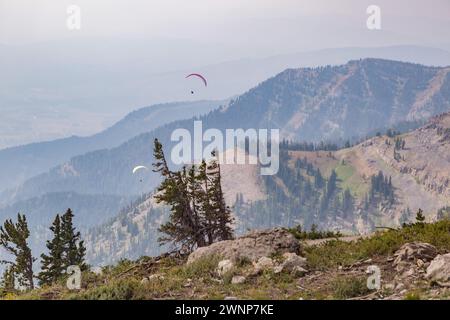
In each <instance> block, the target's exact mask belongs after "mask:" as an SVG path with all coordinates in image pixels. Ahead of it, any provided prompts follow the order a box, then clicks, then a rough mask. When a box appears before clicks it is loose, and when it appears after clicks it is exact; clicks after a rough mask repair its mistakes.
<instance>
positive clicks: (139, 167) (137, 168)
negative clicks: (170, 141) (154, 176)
mask: <svg viewBox="0 0 450 320" xmlns="http://www.w3.org/2000/svg"><path fill="white" fill-rule="evenodd" d="M142 169H145V170H148V168H147V167H146V166H136V167H134V169H133V174H135V173H136V172H138V171H139V170H142Z"/></svg>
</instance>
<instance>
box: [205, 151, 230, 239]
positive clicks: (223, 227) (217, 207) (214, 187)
mask: <svg viewBox="0 0 450 320" xmlns="http://www.w3.org/2000/svg"><path fill="white" fill-rule="evenodd" d="M211 155H212V156H213V158H212V160H211V162H210V164H209V166H208V177H209V179H210V183H211V187H210V188H209V191H210V192H209V194H208V198H209V199H207V201H211V206H210V207H211V211H212V213H211V215H212V217H213V219H214V220H215V221H216V223H217V225H216V226H217V227H216V228H215V230H214V233H215V237H214V240H216V241H222V240H230V239H232V238H233V229H232V224H233V222H234V220H233V216H232V214H231V210H230V208H229V207H227V205H226V203H225V197H224V194H223V191H222V174H221V171H220V164H219V161H218V158H217V157H218V155H216V153H215V152H212V154H211Z"/></svg>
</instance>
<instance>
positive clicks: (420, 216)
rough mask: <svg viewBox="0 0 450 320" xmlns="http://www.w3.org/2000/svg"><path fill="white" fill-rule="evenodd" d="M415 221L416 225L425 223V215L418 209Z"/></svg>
mask: <svg viewBox="0 0 450 320" xmlns="http://www.w3.org/2000/svg"><path fill="white" fill-rule="evenodd" d="M416 221H417V224H423V223H424V222H425V215H424V214H423V210H422V209H420V208H419V211H417V213H416Z"/></svg>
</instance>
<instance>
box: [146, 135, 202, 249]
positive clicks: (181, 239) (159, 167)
mask: <svg viewBox="0 0 450 320" xmlns="http://www.w3.org/2000/svg"><path fill="white" fill-rule="evenodd" d="M153 155H154V157H155V160H156V161H155V162H154V163H153V171H154V172H158V173H160V174H161V176H162V178H163V181H162V182H161V184H160V185H159V187H158V188H157V192H156V195H155V197H154V198H155V200H156V202H157V203H165V204H167V205H168V206H169V207H170V216H169V221H168V222H166V223H164V224H163V225H161V226H160V227H159V231H160V232H161V233H163V234H164V236H162V237H160V238H159V239H158V241H159V242H160V243H161V244H165V243H169V242H171V243H172V244H174V245H180V246H181V247H183V248H185V249H186V250H189V251H190V250H192V249H193V248H194V247H195V246H199V245H200V244H201V243H199V241H198V237H199V235H198V234H197V233H196V231H195V230H196V229H197V226H196V225H195V221H194V213H193V210H192V207H191V201H190V198H189V190H188V182H187V172H186V168H185V167H183V168H182V170H180V171H177V172H172V171H171V170H170V169H169V166H168V164H167V161H166V158H165V156H164V152H163V149H162V144H161V143H160V142H159V141H158V139H155V141H154V148H153Z"/></svg>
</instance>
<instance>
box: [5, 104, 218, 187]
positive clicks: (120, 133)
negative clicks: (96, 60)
mask: <svg viewBox="0 0 450 320" xmlns="http://www.w3.org/2000/svg"><path fill="white" fill-rule="evenodd" d="M225 103H226V101H206V100H205V101H195V102H174V103H165V104H158V105H154V106H150V107H145V108H141V109H138V110H136V111H133V112H131V113H130V114H128V115H127V116H126V117H125V118H123V119H122V120H120V121H119V122H117V123H116V124H115V125H113V126H112V127H110V128H108V129H106V130H104V131H102V132H100V133H97V134H95V135H92V136H89V137H76V136H73V137H70V138H64V139H59V140H54V141H47V142H40V143H33V144H28V145H24V146H18V147H12V148H7V149H3V150H0V168H2V169H1V170H0V191H2V190H4V189H5V188H12V187H15V186H17V185H20V183H22V182H23V181H25V180H26V179H28V178H31V177H33V176H35V175H37V174H40V173H43V172H45V171H47V170H49V169H50V168H52V167H54V166H56V165H58V164H61V163H63V162H65V161H68V160H69V159H70V158H72V157H74V156H77V155H81V154H84V153H87V152H90V151H94V150H99V149H108V148H113V147H116V146H119V145H120V144H122V143H124V142H126V141H127V140H129V139H131V138H133V137H135V136H137V135H139V134H141V133H144V132H148V131H151V130H153V129H155V128H157V127H159V126H161V125H163V124H165V123H169V122H172V121H176V120H180V119H188V118H191V117H193V116H199V115H202V114H206V113H208V112H209V111H211V110H213V109H214V108H218V107H219V106H220V105H221V104H225Z"/></svg>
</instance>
